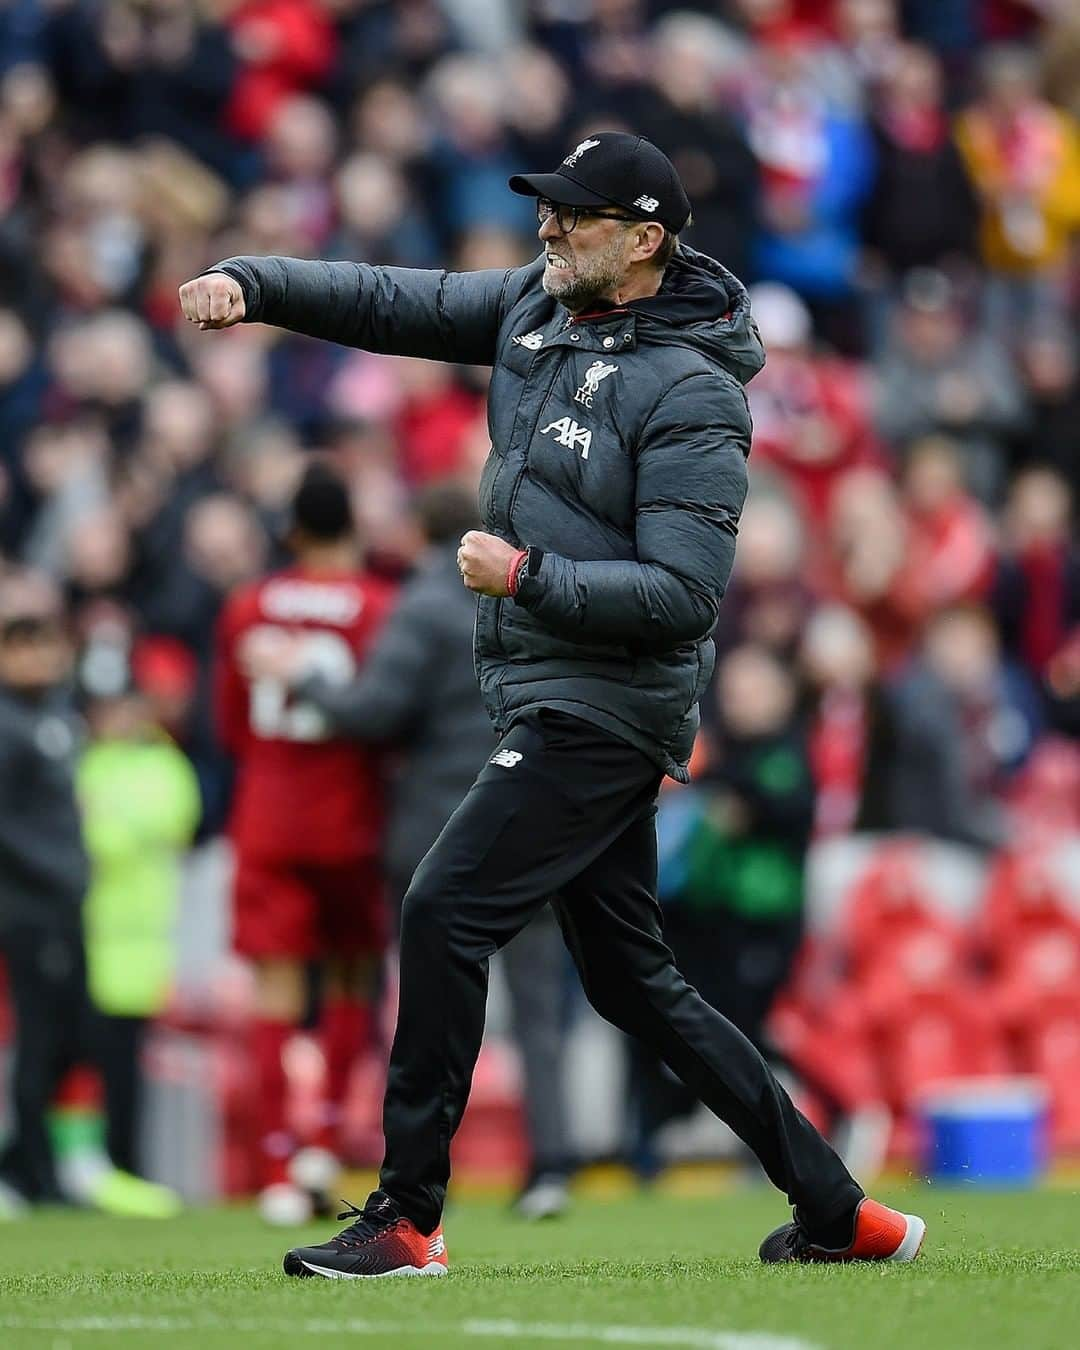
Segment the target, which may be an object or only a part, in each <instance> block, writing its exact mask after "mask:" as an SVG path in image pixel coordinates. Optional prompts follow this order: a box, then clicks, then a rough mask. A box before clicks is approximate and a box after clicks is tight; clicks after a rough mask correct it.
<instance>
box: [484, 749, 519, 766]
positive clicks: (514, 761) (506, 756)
mask: <svg viewBox="0 0 1080 1350" xmlns="http://www.w3.org/2000/svg"><path fill="white" fill-rule="evenodd" d="M522 759H523V756H522V753H521V751H520V750H496V751H495V753H494V754H493V755H492V756H491V758H490V759H489V760H488V763H489V764H497V765H498V766H499V768H500V769H513V768H516V767H517V765H519V764H520V763H521V761H522Z"/></svg>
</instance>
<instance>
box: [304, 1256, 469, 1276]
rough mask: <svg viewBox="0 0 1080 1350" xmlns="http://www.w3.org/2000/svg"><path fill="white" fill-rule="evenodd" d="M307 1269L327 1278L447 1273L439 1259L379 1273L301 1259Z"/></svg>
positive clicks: (313, 1273)
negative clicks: (368, 1273)
mask: <svg viewBox="0 0 1080 1350" xmlns="http://www.w3.org/2000/svg"><path fill="white" fill-rule="evenodd" d="M300 1264H301V1265H302V1266H303V1267H304V1269H305V1270H309V1271H311V1273H312V1275H321V1276H322V1277H323V1279H325V1280H385V1279H390V1278H393V1276H395V1275H445V1274H446V1267H445V1266H444V1265H441V1264H440V1263H439V1262H438V1261H429V1262H428V1264H427V1265H426V1266H399V1267H398V1269H397V1270H381V1271H379V1273H378V1274H377V1275H353V1274H352V1273H351V1272H350V1271H347V1270H333V1269H331V1268H330V1267H329V1266H313V1265H312V1264H311V1262H310V1261H303V1260H302V1261H301V1262H300Z"/></svg>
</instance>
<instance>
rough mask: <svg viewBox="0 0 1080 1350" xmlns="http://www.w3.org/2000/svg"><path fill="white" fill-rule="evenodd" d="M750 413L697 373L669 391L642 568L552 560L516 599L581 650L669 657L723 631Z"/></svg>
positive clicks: (647, 501) (652, 442)
mask: <svg viewBox="0 0 1080 1350" xmlns="http://www.w3.org/2000/svg"><path fill="white" fill-rule="evenodd" d="M749 449H750V415H749V413H748V412H747V409H746V402H745V399H744V397H743V395H742V392H741V390H738V389H736V388H735V387H734V386H733V385H730V384H728V382H727V381H726V380H722V379H719V378H717V377H716V376H712V375H705V374H701V375H693V376H690V377H689V378H687V379H685V380H683V381H682V382H681V383H679V384H677V385H675V386H674V388H672V389H671V390H669V391H668V392H667V393H666V394H665V395H664V397H663V398H662V399H661V401H660V403H659V405H658V406H657V408H656V409H655V410H654V412H653V414H652V416H651V417H650V419H649V421H648V424H647V425H646V428H645V432H644V434H643V436H642V438H641V442H640V445H639V448H638V458H637V520H636V533H637V558H638V560H637V561H636V562H575V561H573V560H572V559H570V558H563V557H559V556H558V555H557V554H552V553H545V554H544V556H543V560H542V562H541V564H540V567H539V570H538V571H537V573H536V574H535V575H533V576H526V577H524V578H523V579H522V580H521V582H520V584H519V585H518V588H517V594H516V597H515V598H516V600H517V603H518V604H521V605H524V606H525V608H526V609H528V610H529V611H531V613H533V614H535V615H536V617H537V618H538V619H540V620H542V621H543V623H545V624H546V625H547V626H548V627H549V628H550V629H552V631H553V632H556V633H558V634H559V635H560V636H562V637H568V638H571V639H575V638H576V639H578V640H580V641H582V642H589V641H594V640H596V641H608V642H623V643H626V644H627V645H632V646H636V647H639V648H642V649H644V650H652V651H667V650H670V649H672V648H674V647H677V646H679V645H680V644H681V643H684V642H692V641H696V640H697V639H699V638H702V637H705V636H706V634H708V633H709V632H710V631H711V630H712V627H713V625H714V624H715V623H716V617H717V614H718V612H719V605H720V600H721V597H722V596H723V594H724V591H725V589H726V587H727V582H728V577H729V575H730V573H731V565H732V562H733V560H734V556H735V535H736V530H737V526H738V520H739V514H740V512H741V511H742V505H743V501H744V499H745V497H746V456H747V453H748V452H749Z"/></svg>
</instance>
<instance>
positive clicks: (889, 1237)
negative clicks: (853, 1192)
mask: <svg viewBox="0 0 1080 1350" xmlns="http://www.w3.org/2000/svg"><path fill="white" fill-rule="evenodd" d="M925 1237H926V1224H925V1223H924V1222H923V1220H922V1219H920V1218H919V1216H918V1215H917V1214H901V1213H900V1211H899V1210H896V1209H890V1208H889V1207H888V1205H883V1204H881V1203H880V1202H879V1201H877V1200H871V1199H870V1198H869V1196H864V1197H863V1199H862V1200H860V1201H859V1205H858V1208H857V1209H856V1211H855V1219H854V1222H853V1224H852V1234H851V1241H850V1242H848V1243H847V1244H846V1245H845V1246H843V1247H822V1246H820V1245H819V1244H818V1243H816V1242H814V1241H813V1239H812V1238H811V1237H810V1234H809V1233H808V1232H807V1231H806V1229H805V1228H804V1227H803V1226H802V1224H801V1223H800V1222H799V1220H798V1216H797V1215H796V1217H795V1222H794V1223H785V1224H781V1226H780V1227H779V1228H774V1229H773V1231H772V1232H771V1233H770V1234H769V1236H768V1237H767V1238H766V1239H765V1241H764V1242H763V1243H762V1244H761V1247H760V1248H759V1250H758V1255H759V1256H760V1257H761V1259H762V1261H765V1262H768V1263H770V1264H771V1263H773V1262H780V1261H914V1260H915V1258H916V1257H917V1256H918V1255H919V1252H920V1251H921V1250H922V1244H923V1239H924V1238H925Z"/></svg>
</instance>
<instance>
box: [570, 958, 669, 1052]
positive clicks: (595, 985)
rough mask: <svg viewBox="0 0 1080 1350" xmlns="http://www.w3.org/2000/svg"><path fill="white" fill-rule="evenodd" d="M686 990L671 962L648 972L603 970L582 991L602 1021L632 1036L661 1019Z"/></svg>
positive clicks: (645, 1030) (663, 1018) (644, 1031)
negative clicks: (600, 975)
mask: <svg viewBox="0 0 1080 1350" xmlns="http://www.w3.org/2000/svg"><path fill="white" fill-rule="evenodd" d="M687 989H688V986H687V983H686V981H685V980H684V979H683V977H682V976H681V975H680V974H679V972H678V971H677V970H676V968H675V966H674V965H670V966H667V967H665V968H663V969H658V970H656V971H653V972H650V973H641V974H638V973H630V972H621V973H619V972H614V973H612V972H605V974H604V975H603V976H602V977H601V978H599V979H594V980H590V981H589V982H588V984H587V985H586V988H585V994H586V997H587V998H588V1000H589V1002H590V1003H591V1004H592V1006H593V1008H594V1009H595V1010H596V1012H598V1013H599V1014H600V1016H601V1017H602V1018H604V1020H605V1021H607V1022H610V1023H611V1024H612V1025H613V1026H616V1027H618V1028H619V1029H620V1030H621V1031H626V1032H629V1033H630V1034H631V1035H634V1036H641V1035H644V1034H646V1033H647V1031H648V1029H649V1026H650V1025H651V1024H653V1023H654V1022H655V1021H656V1020H657V1019H658V1018H659V1019H660V1020H661V1021H663V1020H665V1019H666V1017H667V1016H668V1014H669V1013H670V1012H671V1011H672V1009H673V1008H674V1006H675V1004H676V1003H678V1001H679V999H680V998H681V997H682V996H683V995H684V994H685V992H686V990H687Z"/></svg>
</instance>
